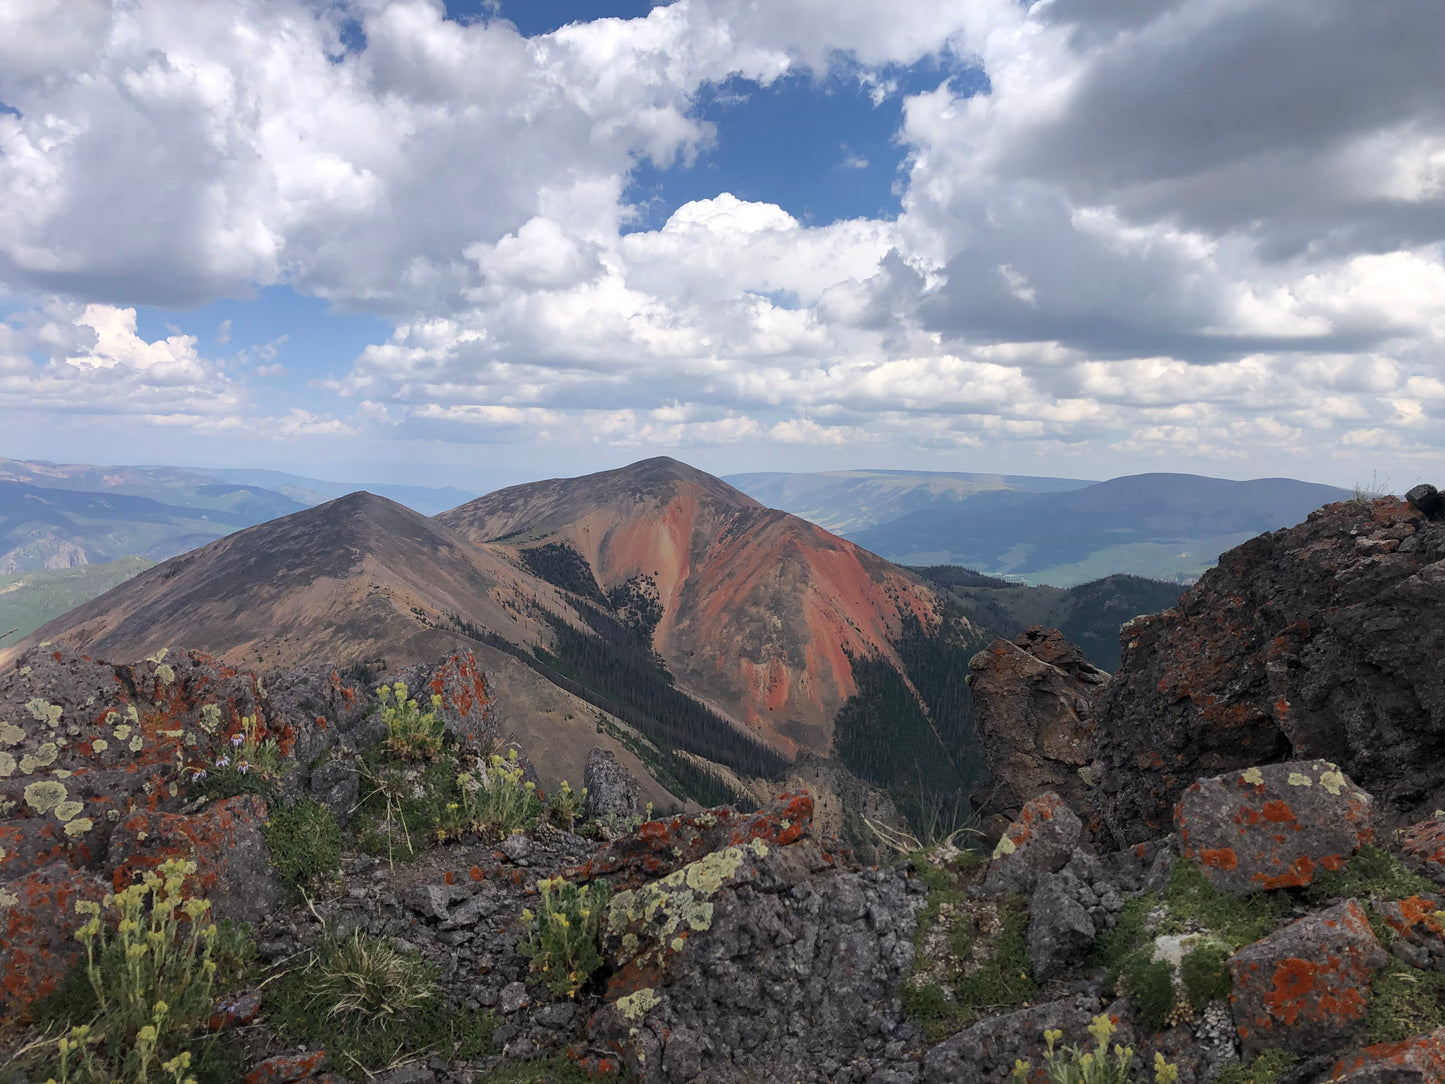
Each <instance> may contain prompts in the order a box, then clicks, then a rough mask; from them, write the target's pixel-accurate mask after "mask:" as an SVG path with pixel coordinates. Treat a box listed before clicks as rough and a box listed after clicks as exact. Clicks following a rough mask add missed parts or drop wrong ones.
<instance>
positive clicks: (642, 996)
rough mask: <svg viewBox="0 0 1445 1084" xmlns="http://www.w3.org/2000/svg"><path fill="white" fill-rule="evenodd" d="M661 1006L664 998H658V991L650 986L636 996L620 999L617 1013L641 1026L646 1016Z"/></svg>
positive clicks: (635, 994)
mask: <svg viewBox="0 0 1445 1084" xmlns="http://www.w3.org/2000/svg"><path fill="white" fill-rule="evenodd" d="M661 1004H662V998H660V997H658V996H657V991H656V990H654V989H653V988H652V987H650V986H644V987H643V988H642V989H641V990H638V991H637V992H636V993H634V994H628V995H627V996H626V997H619V998H618V999H617V1011H618V1012H620V1013H621V1014H622V1015H623V1016H625V1017H626V1018H627V1019H628V1020H631V1021H632V1022H633V1023H634V1024H640V1023H642V1018H643V1017H644V1016H646V1015H647V1014H648V1013H650V1012H651V1011H652V1010H653V1009H655V1008H657V1007H658V1006H659V1005H661Z"/></svg>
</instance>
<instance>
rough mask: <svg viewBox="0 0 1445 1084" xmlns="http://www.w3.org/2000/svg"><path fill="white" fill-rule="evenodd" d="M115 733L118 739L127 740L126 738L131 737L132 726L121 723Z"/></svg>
mask: <svg viewBox="0 0 1445 1084" xmlns="http://www.w3.org/2000/svg"><path fill="white" fill-rule="evenodd" d="M114 733H115V736H116V737H117V738H118V739H120V740H121V741H125V740H126V738H128V737H130V727H129V726H128V725H126V724H125V723H121V724H120V726H118V727H116V728H115V731H114Z"/></svg>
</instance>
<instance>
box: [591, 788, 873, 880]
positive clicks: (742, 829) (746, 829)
mask: <svg viewBox="0 0 1445 1084" xmlns="http://www.w3.org/2000/svg"><path fill="white" fill-rule="evenodd" d="M812 820H813V798H812V795H809V794H781V795H779V796H778V797H777V798H776V799H775V800H774V801H773V802H772V803H771V804H770V805H768V806H767V807H766V808H765V809H761V810H759V811H758V812H756V813H739V812H738V811H737V810H735V809H733V808H732V807H731V806H719V807H718V808H716V809H707V810H704V811H703V812H701V813H687V814H680V815H678V816H676V817H672V818H670V819H668V820H659V821H648V822H647V823H646V824H643V825H641V826H640V827H638V828H637V830H636V831H633V832H631V833H629V834H628V835H626V836H623V837H622V838H621V839H619V840H617V841H616V842H615V843H613V844H611V845H610V846H609V847H607V848H606V849H605V850H603V851H601V852H600V853H598V854H597V855H594V856H593V857H592V858H590V859H589V860H588V861H587V862H585V863H583V864H581V865H579V866H576V867H573V868H570V869H565V870H563V871H562V875H563V876H564V877H566V878H567V879H568V880H569V881H590V880H594V879H596V878H598V877H606V878H607V879H608V880H609V881H610V882H612V883H613V884H614V885H616V886H618V887H622V888H630V887H635V886H636V885H638V884H641V883H643V882H645V881H648V880H653V879H656V878H660V877H665V876H666V875H668V874H669V873H672V872H673V871H674V870H677V869H681V868H682V867H683V866H686V865H688V864H689V863H692V862H696V861H697V860H698V859H700V858H702V857H703V856H704V855H708V854H711V853H713V852H714V851H720V850H722V849H723V848H725V847H738V846H742V845H743V844H745V843H751V842H752V841H753V840H761V841H762V842H764V843H767V844H769V845H771V846H780V847H785V846H787V845H788V844H789V843H795V842H797V841H798V840H799V839H801V838H803V835H804V834H805V833H806V832H807V831H808V827H809V825H811V824H812ZM826 853H827V854H828V855H829V856H830V860H832V861H839V862H844V863H846V862H847V861H848V857H849V856H848V855H847V854H846V852H845V851H844V850H843V849H842V848H841V847H837V846H831V847H829V848H828V849H827V852H826Z"/></svg>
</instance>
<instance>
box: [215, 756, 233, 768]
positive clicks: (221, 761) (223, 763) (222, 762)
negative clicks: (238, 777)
mask: <svg viewBox="0 0 1445 1084" xmlns="http://www.w3.org/2000/svg"><path fill="white" fill-rule="evenodd" d="M230 763H231V758H230V757H228V756H219V757H217V758H216V767H218V768H224V767H227V766H228V765H229V764H230Z"/></svg>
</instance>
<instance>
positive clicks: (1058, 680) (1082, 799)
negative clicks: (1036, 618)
mask: <svg viewBox="0 0 1445 1084" xmlns="http://www.w3.org/2000/svg"><path fill="white" fill-rule="evenodd" d="M968 668H969V675H968V684H969V687H970V688H971V689H972V691H973V704H974V708H973V711H974V725H975V727H976V728H977V730H978V738H979V743H980V745H981V747H982V750H983V756H984V761H985V762H986V763H987V764H988V768H989V772H990V774H991V778H990V779H989V780H987V781H986V782H984V783H982V784H980V785H979V786H978V787H976V788H975V789H974V793H973V797H972V801H973V804H974V806H975V807H976V808H977V810H978V812H979V816H980V818H981V819H982V821H983V829H984V832H985V834H986V835H988V836H990V837H997V835H998V833H999V832H1001V831H1002V830H1003V827H1004V826H1005V825H1006V824H1008V822H1009V821H1011V820H1013V819H1015V818H1017V817H1018V815H1019V812H1020V810H1021V809H1022V808H1023V805H1024V803H1025V802H1027V801H1028V800H1029V799H1030V798H1033V797H1035V796H1036V795H1039V794H1042V793H1043V792H1044V791H1053V792H1055V793H1056V794H1059V795H1060V796H1062V797H1063V799H1064V800H1065V801H1066V802H1068V803H1069V804H1070V805H1071V806H1073V807H1074V808H1075V810H1076V811H1077V812H1080V813H1082V814H1083V815H1084V816H1085V819H1086V820H1087V819H1089V818H1090V816H1091V812H1092V809H1093V805H1094V802H1095V792H1094V789H1093V786H1092V782H1093V780H1092V775H1091V769H1090V765H1091V764H1092V763H1093V760H1094V718H1093V713H1094V709H1093V703H1094V699H1095V697H1096V696H1097V695H1098V693H1099V691H1100V689H1101V688H1102V687H1103V685H1104V683H1105V682H1106V681H1107V680H1108V677H1109V675H1108V674H1106V673H1105V672H1104V671H1102V670H1100V669H1099V668H1098V667H1096V666H1094V665H1093V664H1092V663H1090V662H1089V661H1088V659H1086V658H1085V657H1084V654H1083V652H1082V651H1080V650H1079V649H1078V648H1077V647H1075V646H1074V645H1073V644H1070V643H1069V642H1068V641H1067V640H1065V639H1064V638H1063V636H1062V635H1061V634H1060V633H1059V632H1057V631H1056V630H1054V629H1045V628H1041V627H1039V626H1037V625H1036V626H1033V627H1032V628H1029V629H1027V630H1025V631H1024V632H1022V633H1020V634H1019V635H1018V636H1016V637H1015V638H1014V639H1013V640H1012V641H1009V640H1002V639H1000V640H995V641H994V642H993V643H992V644H990V645H989V646H988V648H987V649H985V650H983V651H980V652H979V653H978V654H977V655H975V656H974V657H973V658H972V659H971V660H970V661H969V664H968Z"/></svg>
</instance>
